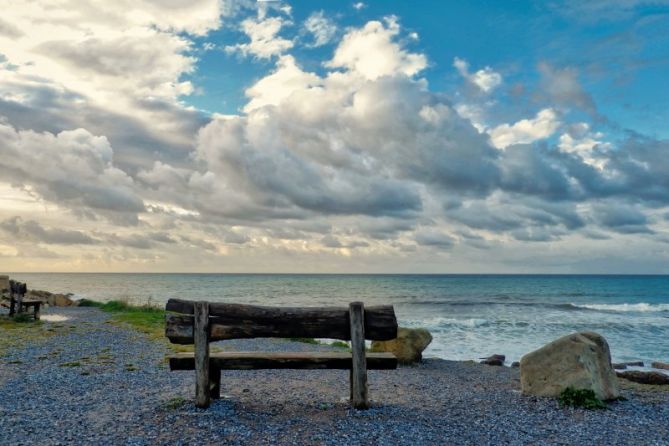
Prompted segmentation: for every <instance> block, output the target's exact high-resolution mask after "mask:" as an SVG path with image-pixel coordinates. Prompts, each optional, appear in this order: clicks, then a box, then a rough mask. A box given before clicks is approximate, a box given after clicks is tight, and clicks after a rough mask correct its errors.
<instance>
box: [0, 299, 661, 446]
mask: <svg viewBox="0 0 669 446" xmlns="http://www.w3.org/2000/svg"><path fill="white" fill-rule="evenodd" d="M45 314H50V315H57V316H61V317H63V318H67V319H66V320H61V321H60V322H49V321H44V322H42V323H41V324H39V326H40V330H43V331H44V334H45V336H44V337H43V338H40V339H36V340H32V341H31V340H26V343H25V344H24V345H23V346H14V347H11V348H10V349H9V350H8V351H6V352H4V353H2V354H0V356H2V357H1V358H0V416H2V418H3V421H5V420H6V421H7V423H6V425H7V426H9V429H8V430H6V431H5V432H4V434H5V435H6V436H5V437H4V438H5V441H8V442H9V443H10V444H20V443H35V442H37V441H39V442H40V443H41V444H45V445H49V444H62V443H63V442H66V443H68V442H72V443H77V444H99V443H108V444H133V445H134V444H137V445H149V444H174V443H178V442H179V441H181V442H187V443H189V444H207V443H211V442H215V443H221V444H240V445H243V444H286V445H289V444H321V445H342V444H384V445H385V444H389V445H404V444H407V445H408V444H435V443H436V444H438V443H442V444H443V443H444V442H446V443H458V444H518V445H520V444H527V443H532V442H534V443H541V444H573V445H577V444H583V443H586V442H588V443H597V442H598V440H597V439H600V440H601V441H603V439H606V442H607V444H613V445H623V444H630V443H633V442H634V443H636V442H638V440H639V438H643V439H644V441H647V442H649V444H666V443H663V441H665V440H666V439H667V438H669V431H668V427H667V424H666V420H667V419H669V392H668V391H666V390H669V389H666V390H665V389H662V390H658V389H651V388H650V387H640V386H638V385H634V384H633V383H630V384H629V385H628V384H626V383H623V386H622V391H623V395H624V396H625V397H626V398H627V400H626V401H617V402H613V403H610V404H609V410H605V411H588V410H583V409H575V408H567V407H560V406H559V404H558V403H557V401H556V400H554V399H549V398H537V397H528V396H523V395H521V394H520V392H519V382H518V370H517V369H513V368H509V367H495V366H486V365H481V364H477V363H473V362H464V361H448V360H444V359H426V360H424V361H423V362H422V363H421V364H418V365H416V366H403V367H400V368H399V369H397V370H390V371H370V375H369V382H370V395H371V399H372V402H373V405H372V408H371V409H370V410H368V411H355V410H352V409H350V407H349V406H348V401H347V397H348V373H346V372H345V371H333V370H326V371H308V372H305V371H301V370H271V371H227V372H223V381H222V386H223V393H224V395H225V397H224V398H223V399H221V400H217V401H216V402H215V403H214V404H213V405H212V407H211V408H210V409H208V410H200V409H195V408H194V406H193V401H192V397H193V386H194V375H193V373H192V372H170V371H169V370H168V369H167V367H166V365H165V362H164V357H165V355H166V354H168V353H169V352H170V350H169V349H168V347H167V344H166V343H165V342H163V341H162V340H160V339H156V338H154V337H153V336H152V335H151V334H150V333H143V332H138V331H136V330H135V329H132V328H131V327H130V326H128V325H127V324H126V323H124V322H118V321H114V320H113V315H114V314H113V313H109V312H104V311H101V310H100V309H98V308H91V307H51V308H49V309H48V310H47V311H45ZM27 325H31V324H27ZM27 328H28V327H20V330H25V329H27ZM49 330H51V331H49ZM10 331H12V330H5V331H2V329H0V336H8V334H7V332H10ZM2 340H3V341H4V340H5V339H2ZM216 344H219V346H220V347H221V348H224V349H229V350H235V349H240V350H254V349H255V350H272V349H275V350H282V351H283V350H288V349H297V350H314V349H324V350H328V349H332V348H335V347H332V346H328V345H312V344H303V343H299V342H290V341H286V340H280V339H273V340H272V339H269V340H268V339H248V340H235V341H222V342H220V343H215V344H214V345H216ZM19 361H20V362H19ZM621 382H622V381H621ZM665 387H667V386H665ZM35 419H39V420H40V423H37V424H36V423H34V420H35ZM641 426H643V432H641V431H640V430H639V429H640V428H641ZM342 435H344V436H342Z"/></svg>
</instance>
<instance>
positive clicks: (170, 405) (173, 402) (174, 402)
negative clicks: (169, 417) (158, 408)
mask: <svg viewBox="0 0 669 446" xmlns="http://www.w3.org/2000/svg"><path fill="white" fill-rule="evenodd" d="M185 402H186V399H185V398H182V397H180V396H175V397H174V398H170V399H169V400H167V401H166V402H165V404H164V405H163V407H164V408H165V410H177V409H178V408H180V407H181V406H183V405H184V403H185Z"/></svg>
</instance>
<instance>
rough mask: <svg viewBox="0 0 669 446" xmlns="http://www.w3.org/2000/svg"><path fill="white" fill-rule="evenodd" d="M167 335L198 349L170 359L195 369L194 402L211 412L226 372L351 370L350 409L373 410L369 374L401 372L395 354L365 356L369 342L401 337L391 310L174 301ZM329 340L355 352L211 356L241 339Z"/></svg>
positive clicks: (169, 308) (169, 305)
mask: <svg viewBox="0 0 669 446" xmlns="http://www.w3.org/2000/svg"><path fill="white" fill-rule="evenodd" d="M166 310H167V311H168V312H174V313H179V314H172V313H168V314H167V316H166V324H165V335H166V336H167V338H168V339H169V340H170V341H171V342H172V343H175V344H194V345H195V352H194V353H179V354H177V355H175V356H172V357H170V358H169V363H170V369H171V370H195V400H196V405H197V406H198V407H208V406H209V403H210V401H211V398H219V397H220V385H221V383H220V380H221V370H257V369H344V370H346V369H348V370H350V371H351V404H352V405H353V407H355V408H357V409H366V408H368V407H369V398H368V386H367V370H368V369H375V370H388V369H395V368H397V358H395V356H394V355H393V354H391V353H366V352H365V339H370V340H383V341H385V340H390V339H395V338H396V337H397V318H396V317H395V311H394V309H393V307H392V306H391V305H384V306H377V307H369V308H364V306H363V304H362V303H361V302H353V303H351V304H350V305H349V308H337V307H322V308H314V307H304V308H280V307H261V306H254V305H241V304H224V303H215V302H211V303H210V302H192V301H186V300H181V299H170V300H169V301H168V302H167V305H166ZM260 337H263V338H267V337H275V338H276V337H278V338H293V337H309V338H329V339H342V340H350V341H351V353H342V352H299V353H293V352H280V353H277V352H225V353H215V354H211V355H210V354H209V342H213V341H221V340H225V339H240V338H260Z"/></svg>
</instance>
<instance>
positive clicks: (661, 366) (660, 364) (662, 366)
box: [650, 361, 669, 370]
mask: <svg viewBox="0 0 669 446" xmlns="http://www.w3.org/2000/svg"><path fill="white" fill-rule="evenodd" d="M650 366H651V367H652V368H654V369H663V370H669V364H667V363H666V362H659V361H653V362H652V363H651V364H650Z"/></svg>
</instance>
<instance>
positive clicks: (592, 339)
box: [520, 331, 620, 400]
mask: <svg viewBox="0 0 669 446" xmlns="http://www.w3.org/2000/svg"><path fill="white" fill-rule="evenodd" d="M520 384H521V387H522V392H523V393H524V394H526V395H538V396H558V395H559V394H560V392H562V391H563V390H564V389H566V388H567V387H573V388H574V389H590V390H592V391H593V392H595V395H597V397H598V398H600V399H602V400H611V399H615V398H618V396H620V390H619V388H618V381H617V379H616V375H615V372H614V371H613V367H612V366H611V353H610V351H609V344H608V343H607V342H606V339H604V337H603V336H601V335H600V334H597V333H593V332H589V331H586V332H582V333H574V334H570V335H567V336H564V337H562V338H560V339H557V340H555V341H553V342H551V343H550V344H547V345H545V346H543V347H541V348H540V349H538V350H535V351H533V352H531V353H528V354H527V355H525V356H523V358H522V359H521V360H520Z"/></svg>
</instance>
